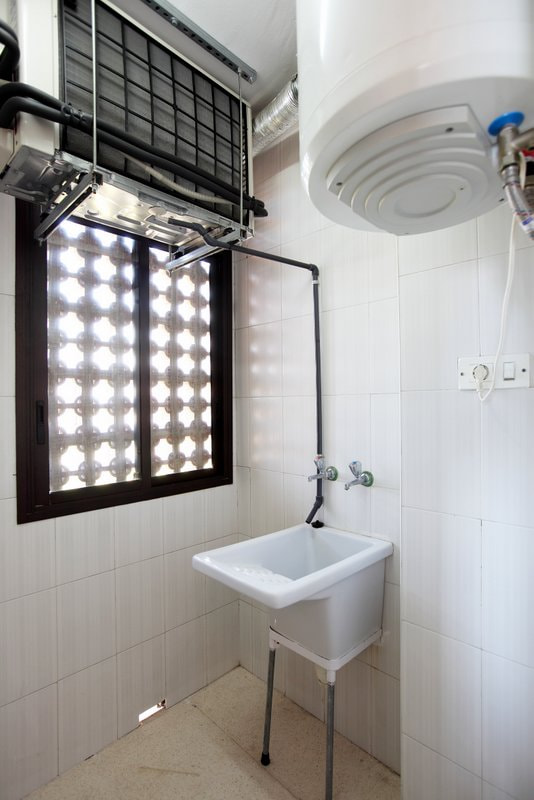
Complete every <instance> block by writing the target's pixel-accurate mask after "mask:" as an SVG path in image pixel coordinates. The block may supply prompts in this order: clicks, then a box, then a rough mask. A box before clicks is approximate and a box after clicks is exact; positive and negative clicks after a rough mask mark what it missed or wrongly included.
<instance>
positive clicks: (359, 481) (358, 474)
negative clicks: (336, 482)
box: [345, 461, 374, 490]
mask: <svg viewBox="0 0 534 800" xmlns="http://www.w3.org/2000/svg"><path fill="white" fill-rule="evenodd" d="M349 469H350V471H351V472H352V474H353V475H354V480H352V481H348V482H347V483H346V484H345V490H348V489H350V487H351V486H366V487H369V486H372V485H373V483H374V476H373V473H372V472H369V470H363V471H362V462H361V461H351V462H350V464H349Z"/></svg>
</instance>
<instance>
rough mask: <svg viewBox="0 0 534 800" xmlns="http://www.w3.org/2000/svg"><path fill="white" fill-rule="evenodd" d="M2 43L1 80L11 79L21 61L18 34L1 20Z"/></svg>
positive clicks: (0, 59)
mask: <svg viewBox="0 0 534 800" xmlns="http://www.w3.org/2000/svg"><path fill="white" fill-rule="evenodd" d="M0 44H3V45H4V49H3V51H2V55H1V56H0V80H3V81H9V80H11V77H12V75H13V73H14V72H15V70H16V69H17V67H18V65H19V61H20V49H19V43H18V39H17V34H16V33H15V31H14V30H13V28H10V27H9V25H7V24H6V23H5V22H2V21H1V20H0Z"/></svg>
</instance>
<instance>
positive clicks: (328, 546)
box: [193, 524, 393, 659]
mask: <svg viewBox="0 0 534 800" xmlns="http://www.w3.org/2000/svg"><path fill="white" fill-rule="evenodd" d="M392 551H393V547H392V545H391V543H390V542H385V541H382V540H381V539H375V538H373V537H370V536H362V535H361V534H357V533H347V532H345V531H339V530H336V529H335V528H328V527H326V526H325V527H323V528H311V527H310V526H309V525H305V524H302V525H296V526H295V527H293V528H287V529H286V530H282V531H277V532H276V533H270V534H268V535H266V536H259V537H258V538H256V539H249V540H248V541H245V542H239V543H238V544H232V545H228V546H227V547H220V548H218V549H217V550H208V551H207V552H205V553H199V554H198V555H195V556H194V557H193V566H194V568H195V569H197V570H199V571H200V572H203V573H204V574H205V575H208V576H209V577H210V578H214V579H215V580H218V581H220V582H221V583H224V584H225V585H226V586H229V587H230V588H232V589H236V590H237V591H238V592H240V593H241V594H243V595H246V596H247V597H250V598H252V599H253V600H258V601H259V602H261V603H264V604H265V605H266V606H269V608H270V609H272V612H271V627H272V628H273V629H274V630H275V631H277V632H278V633H280V634H282V635H284V636H286V637H288V638H289V639H291V640H293V641H295V642H299V643H300V644H301V645H302V646H303V647H305V648H308V649H309V650H311V651H312V652H313V653H316V654H319V655H320V656H321V657H323V658H327V659H333V658H337V657H339V656H340V655H342V654H343V653H346V652H347V651H348V650H350V649H351V648H353V647H354V646H355V645H356V644H357V643H358V641H362V642H363V641H365V640H367V639H368V638H369V637H370V636H372V635H374V634H377V632H379V631H380V628H381V620H382V601H383V592H384V559H385V558H386V557H387V556H389V555H391V553H392Z"/></svg>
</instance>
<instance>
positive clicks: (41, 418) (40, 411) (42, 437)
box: [35, 400, 46, 444]
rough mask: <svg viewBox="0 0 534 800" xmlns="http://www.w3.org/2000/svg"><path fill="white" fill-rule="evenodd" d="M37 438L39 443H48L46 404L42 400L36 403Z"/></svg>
mask: <svg viewBox="0 0 534 800" xmlns="http://www.w3.org/2000/svg"><path fill="white" fill-rule="evenodd" d="M35 440H36V442H37V444H46V427H45V404H44V402H43V401H42V400H37V401H36V403H35Z"/></svg>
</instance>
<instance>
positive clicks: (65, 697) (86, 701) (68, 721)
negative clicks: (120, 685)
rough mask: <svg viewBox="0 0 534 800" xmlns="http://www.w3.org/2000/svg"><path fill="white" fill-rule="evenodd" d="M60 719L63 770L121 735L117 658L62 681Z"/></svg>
mask: <svg viewBox="0 0 534 800" xmlns="http://www.w3.org/2000/svg"><path fill="white" fill-rule="evenodd" d="M58 719H59V772H60V773H61V772H65V770H67V769H70V768H71V767H73V766H74V765H75V764H78V763H79V762H80V761H83V760H84V759H86V758H89V757H90V756H92V755H94V753H98V751H99V750H102V748H103V747H105V746H106V745H107V744H110V743H111V742H113V741H114V740H115V739H116V738H117V665H116V660H115V658H110V659H108V660H107V661H101V662H100V664H95V665H94V666H93V667H89V668H88V669H84V670H82V671H81V672H77V673H76V674H75V675H70V676H69V677H68V678H65V679H64V680H62V681H59V684H58Z"/></svg>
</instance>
